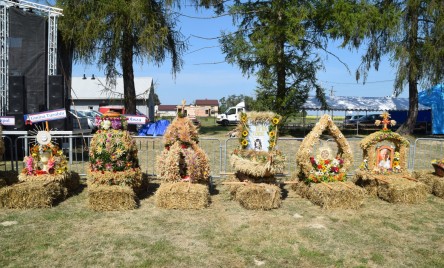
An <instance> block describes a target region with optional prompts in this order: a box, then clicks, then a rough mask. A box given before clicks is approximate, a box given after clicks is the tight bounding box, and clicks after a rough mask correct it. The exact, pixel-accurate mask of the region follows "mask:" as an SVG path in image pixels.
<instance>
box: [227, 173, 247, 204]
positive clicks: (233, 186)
mask: <svg viewBox="0 0 444 268" xmlns="http://www.w3.org/2000/svg"><path fill="white" fill-rule="evenodd" d="M225 181H226V182H240V180H239V179H238V178H237V176H236V175H231V176H229V177H228V179H226V180H225ZM242 186H243V185H242V184H228V185H226V187H227V189H228V192H229V193H230V196H231V199H236V193H237V190H239V188H240V187H242Z"/></svg>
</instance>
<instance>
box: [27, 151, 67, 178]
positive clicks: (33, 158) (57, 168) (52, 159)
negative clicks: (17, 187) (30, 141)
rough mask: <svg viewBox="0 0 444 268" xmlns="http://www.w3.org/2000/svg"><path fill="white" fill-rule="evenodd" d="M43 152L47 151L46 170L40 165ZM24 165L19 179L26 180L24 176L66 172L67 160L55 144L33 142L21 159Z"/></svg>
mask: <svg viewBox="0 0 444 268" xmlns="http://www.w3.org/2000/svg"><path fill="white" fill-rule="evenodd" d="M43 152H47V153H49V155H50V156H49V159H48V162H47V170H43V169H42V166H41V165H40V162H41V156H42V153H43ZM23 162H24V163H25V167H24V168H23V169H22V172H21V174H20V175H19V179H20V180H26V176H39V175H47V174H50V175H58V174H65V173H66V172H68V162H67V159H66V157H65V155H64V154H63V151H62V150H61V149H60V148H59V146H57V145H56V144H53V143H49V144H45V145H41V144H35V145H34V146H32V147H31V150H30V155H29V156H25V157H24V159H23Z"/></svg>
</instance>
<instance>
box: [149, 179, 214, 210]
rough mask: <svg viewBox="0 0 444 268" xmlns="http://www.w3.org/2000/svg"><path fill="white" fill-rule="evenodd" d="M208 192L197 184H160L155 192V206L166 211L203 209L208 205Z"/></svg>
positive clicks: (201, 185) (204, 186) (206, 187)
mask: <svg viewBox="0 0 444 268" xmlns="http://www.w3.org/2000/svg"><path fill="white" fill-rule="evenodd" d="M209 202H210V191H209V189H208V186H207V185H204V184H199V183H188V182H175V183H168V182H166V183H162V184H161V185H160V187H159V189H157V191H156V206H157V207H161V208H167V209H203V208H205V207H207V206H208V205H209Z"/></svg>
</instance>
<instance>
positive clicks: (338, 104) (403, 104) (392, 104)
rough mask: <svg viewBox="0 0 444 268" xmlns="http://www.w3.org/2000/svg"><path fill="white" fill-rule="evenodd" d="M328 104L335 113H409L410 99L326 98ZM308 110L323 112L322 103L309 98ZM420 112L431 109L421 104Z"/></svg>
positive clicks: (304, 106) (305, 106)
mask: <svg viewBox="0 0 444 268" xmlns="http://www.w3.org/2000/svg"><path fill="white" fill-rule="evenodd" d="M326 101H327V104H328V106H329V108H330V110H333V111H389V110H391V111H408V110H409V99H408V98H391V97H348V96H347V97H346V96H326ZM302 107H303V108H304V109H306V110H323V109H321V103H320V101H319V100H318V99H317V98H316V97H314V96H310V97H308V99H307V101H306V102H305V104H304V105H303V106H302ZM418 109H419V110H429V109H430V107H427V106H425V105H421V104H419V107H418Z"/></svg>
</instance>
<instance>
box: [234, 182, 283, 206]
mask: <svg viewBox="0 0 444 268" xmlns="http://www.w3.org/2000/svg"><path fill="white" fill-rule="evenodd" d="M236 200H237V201H239V204H240V205H241V206H242V207H244V208H246V209H257V210H259V209H261V210H270V209H273V208H279V207H280V206H281V203H282V201H281V189H280V187H279V186H276V185H272V184H266V183H259V184H257V183H247V184H246V185H242V186H240V187H239V188H237V190H236Z"/></svg>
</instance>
